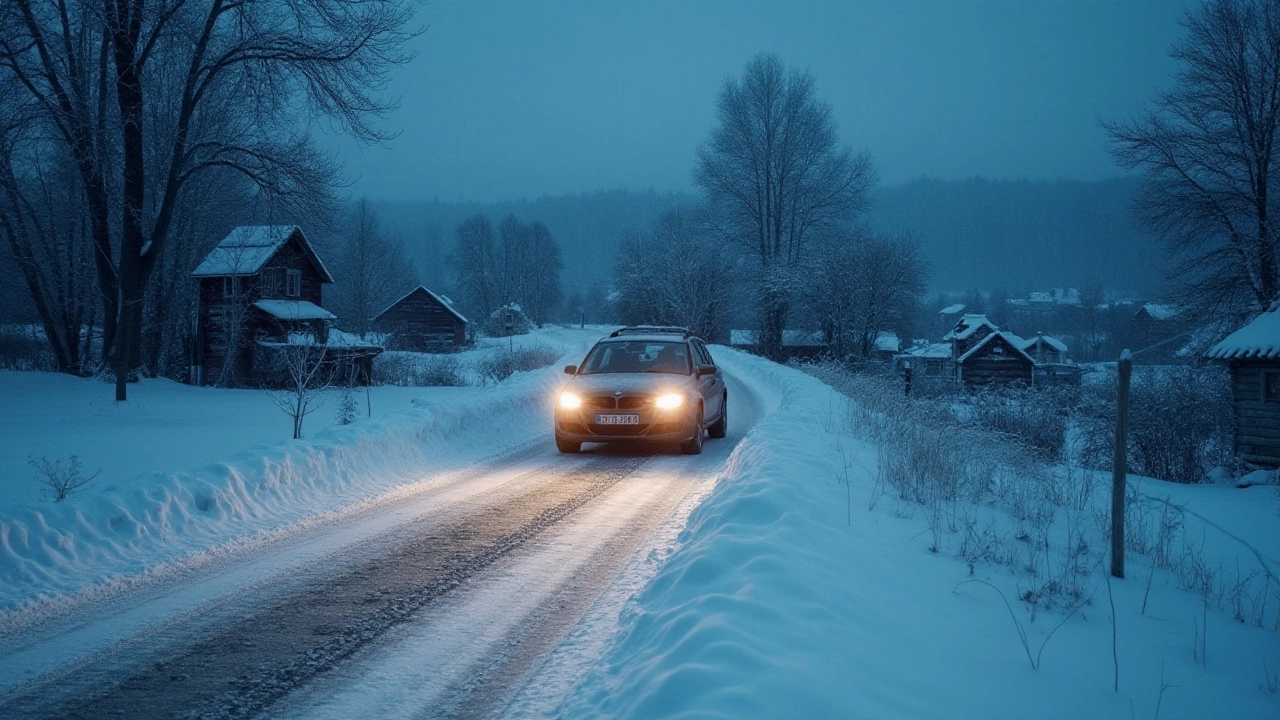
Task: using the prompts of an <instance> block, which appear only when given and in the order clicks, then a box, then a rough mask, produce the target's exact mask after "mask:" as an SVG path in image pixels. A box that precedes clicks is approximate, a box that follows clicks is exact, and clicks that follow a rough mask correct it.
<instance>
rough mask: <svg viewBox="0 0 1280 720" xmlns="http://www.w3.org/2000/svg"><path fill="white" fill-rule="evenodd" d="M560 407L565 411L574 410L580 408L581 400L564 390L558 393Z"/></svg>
mask: <svg viewBox="0 0 1280 720" xmlns="http://www.w3.org/2000/svg"><path fill="white" fill-rule="evenodd" d="M560 407H562V408H564V409H566V410H576V409H578V408H580V407H582V398H580V397H578V396H577V395H574V394H573V393H571V392H569V391H568V390H566V391H564V392H562V393H560Z"/></svg>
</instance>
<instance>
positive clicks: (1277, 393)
mask: <svg viewBox="0 0 1280 720" xmlns="http://www.w3.org/2000/svg"><path fill="white" fill-rule="evenodd" d="M1262 399H1263V400H1264V401H1266V402H1280V372H1264V373H1262Z"/></svg>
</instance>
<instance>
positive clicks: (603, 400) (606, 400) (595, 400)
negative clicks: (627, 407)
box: [582, 395, 617, 410]
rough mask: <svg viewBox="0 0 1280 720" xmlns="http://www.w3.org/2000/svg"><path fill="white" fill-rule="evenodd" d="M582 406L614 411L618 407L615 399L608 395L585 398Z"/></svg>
mask: <svg viewBox="0 0 1280 720" xmlns="http://www.w3.org/2000/svg"><path fill="white" fill-rule="evenodd" d="M582 404H583V405H584V406H586V407H589V408H594V409H596V410H613V409H614V408H615V407H617V405H616V404H615V403H614V399H613V398H612V397H610V396H608V395H592V396H590V397H587V398H584V399H583V401H582Z"/></svg>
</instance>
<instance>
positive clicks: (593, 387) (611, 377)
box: [567, 373, 693, 395]
mask: <svg viewBox="0 0 1280 720" xmlns="http://www.w3.org/2000/svg"><path fill="white" fill-rule="evenodd" d="M692 386H693V377H692V376H690V375H677V374H675V373H600V374H597V375H578V376H575V377H574V378H573V380H571V381H569V385H568V387H567V389H569V390H573V391H574V392H577V393H583V394H588V395H613V394H614V393H616V392H618V391H621V392H622V394H623V395H637V394H643V393H654V392H659V391H661V390H689V389H690V388H691V387H692Z"/></svg>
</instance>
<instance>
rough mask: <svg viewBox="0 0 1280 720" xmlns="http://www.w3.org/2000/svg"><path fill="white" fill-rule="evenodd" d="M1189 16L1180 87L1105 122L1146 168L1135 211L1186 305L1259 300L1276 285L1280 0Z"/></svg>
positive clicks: (1238, 307) (1232, 306)
mask: <svg viewBox="0 0 1280 720" xmlns="http://www.w3.org/2000/svg"><path fill="white" fill-rule="evenodd" d="M1183 27H1184V28H1185V30H1186V34H1185V36H1184V37H1183V38H1182V39H1180V40H1179V41H1178V42H1177V43H1175V44H1174V45H1173V46H1172V48H1171V49H1170V51H1169V55H1170V56H1171V57H1172V58H1173V59H1174V60H1176V61H1177V62H1178V63H1179V70H1178V71H1177V73H1176V75H1175V76H1174V86H1173V88H1172V89H1171V90H1169V91H1167V92H1163V93H1160V94H1159V95H1157V96H1156V98H1155V100H1154V101H1153V103H1152V106H1151V108H1150V110H1149V112H1148V113H1147V115H1146V116H1145V117H1142V118H1140V119H1130V120H1126V121H1123V122H1104V123H1103V127H1104V128H1105V129H1106V131H1107V133H1108V134H1109V135H1110V136H1111V141H1112V153H1113V154H1114V156H1115V158H1116V161H1117V162H1118V163H1119V164H1120V165H1121V166H1123V167H1126V168H1131V169H1136V170H1140V171H1142V173H1143V174H1144V187H1143V190H1142V192H1141V194H1140V196H1139V198H1138V201H1137V203H1136V211H1137V213H1138V215H1139V216H1140V217H1141V219H1142V220H1143V221H1144V223H1145V224H1146V226H1147V227H1149V228H1150V229H1152V230H1153V231H1155V232H1156V233H1158V234H1159V235H1160V236H1161V237H1162V238H1163V239H1164V241H1165V243H1166V247H1167V249H1168V253H1169V255H1170V257H1171V258H1172V259H1173V260H1174V261H1175V264H1174V266H1173V268H1172V270H1173V273H1172V276H1173V278H1174V280H1175V281H1176V282H1177V285H1178V289H1179V292H1180V294H1181V296H1182V299H1183V300H1184V301H1186V303H1187V304H1188V308H1189V309H1191V310H1194V311H1196V312H1197V313H1198V314H1201V315H1210V314H1214V313H1215V312H1217V311H1225V312H1231V313H1242V312H1248V311H1255V312H1256V311H1258V310H1262V309H1265V308H1266V307H1267V306H1268V305H1269V304H1270V303H1271V302H1272V301H1274V300H1276V299H1277V298H1278V297H1280V258H1278V256H1277V253H1278V252H1280V243H1278V237H1277V229H1276V223H1275V221H1274V219H1273V216H1274V215H1275V210H1276V203H1277V201H1278V199H1280V198H1277V195H1280V193H1273V192H1271V183H1270V181H1271V170H1272V163H1273V162H1274V161H1275V153H1276V147H1277V142H1278V141H1280V134H1278V132H1277V131H1278V130H1280V2H1278V1H1277V0H1211V1H1210V2H1205V3H1203V4H1201V5H1200V6H1198V7H1196V8H1193V9H1191V10H1189V11H1188V12H1187V14H1186V16H1185V18H1184V19H1183Z"/></svg>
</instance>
